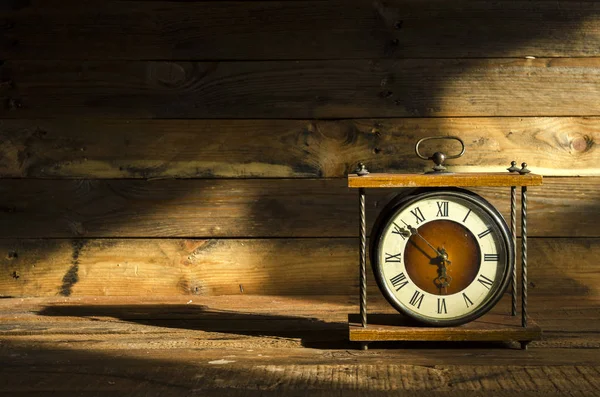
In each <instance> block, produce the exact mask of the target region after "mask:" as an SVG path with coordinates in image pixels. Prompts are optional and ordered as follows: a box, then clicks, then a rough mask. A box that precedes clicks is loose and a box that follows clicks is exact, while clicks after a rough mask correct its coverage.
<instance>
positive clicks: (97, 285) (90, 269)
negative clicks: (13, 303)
mask: <svg viewBox="0 0 600 397" xmlns="http://www.w3.org/2000/svg"><path fill="white" fill-rule="evenodd" d="M0 253H3V254H2V256H1V257H0V269H2V272H0V296H4V297H7V296H15V297H27V296H87V295H93V296H144V297H149V296H155V295H157V296H169V295H173V296H175V295H187V296H190V297H193V296H194V295H204V296H211V295H238V296H240V297H244V296H248V295H261V294H262V295H323V294H329V295H348V296H355V295H356V294H357V293H358V241H357V239H355V238H348V239H332V238H327V239H315V238H311V239H265V240H262V239H254V240H244V239H239V240H238V239H233V240H232V239H226V240H190V239H185V240H179V239H178V240H167V239H146V240H138V239H92V240H0ZM528 254H529V259H530V263H529V273H528V277H529V294H530V295H532V296H533V295H554V296H581V297H585V296H598V295H600V289H599V288H600V287H599V285H600V262H599V261H598V257H600V239H598V238H589V239H587V238H586V239H583V238H580V239H570V238H552V239H550V238H531V239H529V251H528ZM368 283H369V293H370V294H372V295H374V296H379V295H380V293H379V292H378V290H377V286H376V284H375V282H374V278H373V277H372V276H371V270H370V269H369V276H368ZM555 310H558V309H556V308H555ZM580 325H581V326H582V327H584V328H585V324H583V323H582V324H580Z"/></svg>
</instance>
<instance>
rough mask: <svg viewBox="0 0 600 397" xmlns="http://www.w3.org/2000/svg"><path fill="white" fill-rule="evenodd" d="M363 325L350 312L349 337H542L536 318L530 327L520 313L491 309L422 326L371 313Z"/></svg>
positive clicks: (499, 339)
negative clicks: (456, 322) (452, 323)
mask: <svg viewBox="0 0 600 397" xmlns="http://www.w3.org/2000/svg"><path fill="white" fill-rule="evenodd" d="M367 322H368V325H367V327H366V328H365V327H363V326H362V324H361V320H360V317H359V315H357V314H349V315H348V328H349V330H348V331H349V333H348V334H349V339H350V340H351V341H354V342H382V341H404V342H406V341H429V342H432V341H438V342H440V341H441V342H448V341H452V342H465V341H467V342H531V341H534V340H539V339H541V337H542V329H541V328H540V326H539V325H537V324H536V323H535V322H534V321H533V320H530V321H529V324H528V325H527V328H523V327H522V325H521V319H520V317H519V316H510V315H502V314H495V313H488V314H486V315H484V316H483V317H481V318H479V319H477V320H475V321H471V322H469V323H466V324H463V325H461V326H458V327H441V328H440V327H423V326H419V325H418V324H416V323H415V322H414V321H413V322H411V321H409V320H407V319H406V318H404V317H401V316H398V315H397V314H380V313H372V314H369V315H368V320H367Z"/></svg>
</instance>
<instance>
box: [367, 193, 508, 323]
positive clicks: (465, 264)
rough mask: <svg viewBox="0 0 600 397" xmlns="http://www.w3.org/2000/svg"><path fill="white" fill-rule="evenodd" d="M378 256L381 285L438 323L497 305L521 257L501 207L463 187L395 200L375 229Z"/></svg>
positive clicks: (399, 302) (401, 306)
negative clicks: (515, 248)
mask: <svg viewBox="0 0 600 397" xmlns="http://www.w3.org/2000/svg"><path fill="white" fill-rule="evenodd" d="M371 263H372V266H373V270H374V273H375V275H376V278H377V282H378V284H379V287H380V289H381V290H382V292H383V294H384V295H385V297H386V298H387V299H388V301H389V302H390V303H391V304H392V305H393V306H394V307H395V308H396V309H398V310H399V311H400V312H402V313H404V314H406V315H408V316H410V317H413V318H415V319H417V320H419V321H421V322H425V323H428V324H432V325H457V324H462V323H465V322H468V321H471V320H474V319H475V318H477V317H479V316H481V315H482V314H484V313H485V312H487V311H488V310H489V309H491V307H492V306H493V305H494V304H496V302H497V301H498V300H499V299H500V297H501V296H502V294H503V293H504V291H505V290H506V287H507V285H508V281H509V275H510V274H511V273H512V268H513V266H514V257H513V248H512V243H511V240H510V238H509V234H508V227H507V226H506V223H505V222H504V220H503V218H502V216H501V215H500V214H499V213H498V211H497V210H495V209H494V208H493V207H492V206H491V205H490V204H489V203H488V202H487V201H485V200H484V199H482V198H481V197H479V196H477V195H476V194H474V193H472V192H468V191H466V190H458V189H457V190H437V191H426V192H423V193H420V194H413V195H410V196H407V197H401V198H400V199H399V200H394V201H393V202H392V203H390V205H388V207H386V209H384V210H383V211H382V213H381V215H380V218H379V219H378V221H377V222H376V226H375V228H374V239H373V244H372V247H371Z"/></svg>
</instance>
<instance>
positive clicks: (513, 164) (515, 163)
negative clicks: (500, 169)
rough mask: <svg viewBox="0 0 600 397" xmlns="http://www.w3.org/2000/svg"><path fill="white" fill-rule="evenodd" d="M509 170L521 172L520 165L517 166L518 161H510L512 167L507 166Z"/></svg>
mask: <svg viewBox="0 0 600 397" xmlns="http://www.w3.org/2000/svg"><path fill="white" fill-rule="evenodd" d="M507 170H508V172H519V167H517V162H516V161H514V160H513V161H511V162H510V168H507Z"/></svg>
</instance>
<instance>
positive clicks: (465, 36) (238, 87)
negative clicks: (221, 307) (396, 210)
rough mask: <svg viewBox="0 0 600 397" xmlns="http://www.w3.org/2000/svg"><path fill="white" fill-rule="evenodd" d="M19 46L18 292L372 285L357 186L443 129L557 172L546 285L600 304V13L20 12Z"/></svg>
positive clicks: (488, 192) (303, 8)
mask: <svg viewBox="0 0 600 397" xmlns="http://www.w3.org/2000/svg"><path fill="white" fill-rule="evenodd" d="M0 37H1V38H0V54H1V55H0V99H1V103H0V104H1V107H0V176H1V177H2V179H0V296H61V295H62V296H82V295H133V296H149V295H198V294H200V295H218V294H238V295H243V294H282V295H290V294H297V295H313V294H318V295H323V294H354V293H356V290H357V281H358V280H357V263H356V262H357V258H358V253H357V247H356V243H357V231H358V219H357V212H356V209H357V208H356V207H357V202H356V196H355V192H352V191H350V190H349V189H348V188H346V187H345V179H344V178H345V175H346V174H347V173H348V172H349V171H351V170H352V169H353V168H354V166H355V165H356V163H357V162H358V161H362V162H365V163H366V164H367V166H368V167H369V169H370V170H371V171H389V172H422V171H423V170H424V169H425V167H428V166H429V165H427V164H425V163H424V162H423V161H421V160H418V159H416V158H415V157H414V154H413V145H414V143H415V141H416V140H417V139H419V138H421V137H425V136H429V135H438V134H448V135H450V134H452V135H459V136H461V137H462V138H463V139H464V140H465V142H466V144H467V152H466V155H465V156H464V157H463V158H461V159H460V160H457V161H455V162H453V164H455V165H456V168H455V169H457V170H461V171H483V170H486V171H491V170H497V171H501V170H503V169H505V168H506V167H507V166H508V165H509V164H510V161H511V160H513V159H514V160H517V161H519V162H521V161H527V162H528V163H529V165H530V168H531V169H532V170H534V171H535V172H538V173H541V174H543V175H545V176H547V178H545V184H544V186H543V187H541V188H532V189H530V200H531V201H530V214H531V219H530V222H529V230H530V236H531V237H532V238H531V240H530V244H531V252H530V255H529V257H530V258H531V267H530V280H531V287H532V292H533V293H534V294H554V295H573V296H583V295H598V294H600V287H599V285H600V263H599V261H598V258H599V257H600V227H599V224H600V194H599V191H600V178H599V177H600V167H599V162H600V149H599V148H598V142H600V3H597V2H577V1H529V0H527V1H489V0H485V1H464V2H456V1H433V0H427V1H417V0H382V1H377V0H376V1H354V0H350V1H324V0H323V1H319V0H297V1H239V2H227V1H166V0H165V1H125V0H122V1H119V0H106V1H105V0H85V1H82V0H77V1H76V0H60V1H59V0H11V1H3V2H2V3H0ZM449 149H451V148H449ZM479 192H480V193H481V194H484V195H485V196H486V197H487V198H489V199H490V200H491V201H492V202H493V203H494V204H496V205H498V206H499V208H500V209H501V210H502V211H503V213H504V214H506V213H507V209H508V207H507V198H508V195H507V192H506V191H505V190H501V189H493V188H488V189H481V190H479ZM389 193H390V192H388V191H374V192H373V193H372V194H371V195H369V198H368V215H369V219H370V221H371V222H370V224H371V223H372V221H373V220H374V216H375V215H376V213H377V211H378V209H379V208H381V206H382V205H383V204H384V203H385V201H386V200H388V199H389ZM370 224H369V227H370ZM371 287H372V288H373V286H371Z"/></svg>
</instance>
